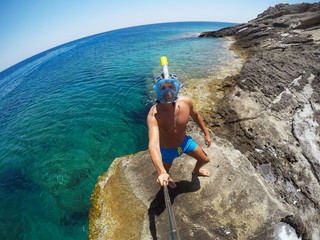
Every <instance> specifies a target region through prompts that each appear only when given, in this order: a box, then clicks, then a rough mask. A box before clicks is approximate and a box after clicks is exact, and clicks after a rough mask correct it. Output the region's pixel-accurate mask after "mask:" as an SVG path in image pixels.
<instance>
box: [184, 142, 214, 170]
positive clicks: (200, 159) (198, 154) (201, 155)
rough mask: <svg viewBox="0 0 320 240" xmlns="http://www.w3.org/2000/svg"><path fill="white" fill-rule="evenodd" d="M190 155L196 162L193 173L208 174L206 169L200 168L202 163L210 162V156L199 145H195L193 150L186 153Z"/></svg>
mask: <svg viewBox="0 0 320 240" xmlns="http://www.w3.org/2000/svg"><path fill="white" fill-rule="evenodd" d="M187 155H189V156H190V157H193V158H195V159H196V160H197V163H196V165H195V167H194V169H193V172H192V173H194V174H197V175H200V176H209V175H210V173H209V171H208V170H206V169H202V167H203V166H204V165H206V164H207V163H208V162H210V158H209V157H208V155H207V154H206V153H205V152H204V151H203V150H202V148H201V147H199V145H198V146H197V147H196V149H195V150H193V151H192V152H189V153H187Z"/></svg>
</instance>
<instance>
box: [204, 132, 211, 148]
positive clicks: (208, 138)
mask: <svg viewBox="0 0 320 240" xmlns="http://www.w3.org/2000/svg"><path fill="white" fill-rule="evenodd" d="M204 142H205V144H206V145H207V147H210V145H211V137H210V135H209V134H207V135H205V136H204Z"/></svg>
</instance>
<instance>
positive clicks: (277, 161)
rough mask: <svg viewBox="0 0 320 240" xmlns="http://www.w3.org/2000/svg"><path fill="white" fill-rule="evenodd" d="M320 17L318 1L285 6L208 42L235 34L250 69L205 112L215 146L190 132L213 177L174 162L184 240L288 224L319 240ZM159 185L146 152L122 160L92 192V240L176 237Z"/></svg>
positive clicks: (267, 235) (269, 234) (255, 233)
mask: <svg viewBox="0 0 320 240" xmlns="http://www.w3.org/2000/svg"><path fill="white" fill-rule="evenodd" d="M319 16H320V3H316V4H300V5H288V4H280V5H277V6H275V7H273V8H269V9H268V10H266V11H265V12H263V13H262V14H260V15H259V16H258V17H257V18H256V19H254V20H251V21H249V22H248V23H246V24H240V25H237V26H234V27H229V28H225V29H221V30H219V31H216V32H207V33H202V34H201V36H202V37H224V36H232V37H233V38H234V39H235V44H234V46H233V47H232V48H233V49H235V50H237V51H238V52H240V53H241V54H244V56H245V57H246V62H245V63H244V64H243V67H242V68H241V71H240V72H239V73H238V74H237V75H236V76H233V77H232V81H231V80H230V79H229V78H228V79H229V80H228V81H229V82H230V84H229V86H230V88H231V89H230V90H229V91H225V92H227V93H228V92H229V93H228V94H226V95H225V96H224V97H223V98H222V99H221V100H220V101H219V102H218V103H216V104H214V107H212V106H211V105H210V106H211V107H210V109H202V110H201V112H202V113H203V112H205V121H206V124H207V126H209V127H211V129H212V130H213V133H212V136H213V138H214V141H213V144H212V146H211V147H210V148H205V147H204V146H203V137H202V136H201V135H200V134H199V129H198V128H196V127H195V126H194V125H193V124H190V125H189V127H188V131H189V134H190V135H191V136H193V138H194V139H195V140H196V141H197V142H198V143H200V145H201V146H202V147H204V149H205V151H206V152H207V154H208V155H209V156H210V158H211V162H210V163H209V164H208V165H207V168H208V170H210V172H211V176H210V177H208V178H201V177H199V178H198V177H195V176H192V175H191V171H192V169H193V165H194V163H195V162H194V160H192V159H191V158H190V157H188V156H186V155H185V156H183V157H181V158H179V159H177V160H175V162H174V164H173V167H172V170H171V175H172V177H173V178H174V180H175V181H177V184H178V188H177V189H175V190H171V191H170V196H171V198H172V199H171V200H172V203H173V210H174V213H175V215H176V221H177V226H178V230H179V232H180V235H181V239H244V240H246V239H257V240H258V239H259V240H260V239H265V240H269V239H270V240H271V239H274V236H273V235H274V228H275V226H276V225H277V224H278V223H279V222H280V221H282V222H285V223H288V224H290V225H291V226H292V227H294V228H295V229H296V231H297V233H298V234H299V236H302V238H303V239H304V240H315V239H320V230H319V226H320V200H319V199H320V142H319V139H320V61H319V59H320V47H319V43H320V29H319V28H320V25H319ZM233 81H236V83H233ZM208 84H210V83H208ZM222 86H223V85H222ZM208 89H213V88H208ZM212 94H213V95H214V94H216V93H212ZM193 97H195V98H196V96H193ZM208 98H209V99H217V98H216V97H210V96H209V97H208ZM199 99H200V98H199ZM199 99H195V101H196V102H199ZM210 113H211V115H210V116H209V115H208V114H210ZM155 180H156V171H155V169H154V167H153V165H152V163H151V160H150V157H149V153H148V151H145V152H141V153H139V154H136V155H132V156H125V157H122V158H119V159H116V160H115V161H114V162H113V164H112V165H111V166H110V168H109V170H108V172H107V173H105V174H103V175H102V176H100V177H99V179H98V182H97V184H96V186H95V189H94V192H93V194H92V198H91V202H92V208H91V210H90V224H89V230H90V235H89V239H169V238H170V237H169V226H168V219H167V218H168V216H167V213H166V211H165V205H164V200H163V192H162V190H161V189H160V187H159V186H158V184H157V183H156V181H155Z"/></svg>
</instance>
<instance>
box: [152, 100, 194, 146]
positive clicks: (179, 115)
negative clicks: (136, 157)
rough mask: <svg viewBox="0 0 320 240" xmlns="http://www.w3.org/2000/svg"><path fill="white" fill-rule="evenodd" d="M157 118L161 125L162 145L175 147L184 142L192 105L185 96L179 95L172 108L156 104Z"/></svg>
mask: <svg viewBox="0 0 320 240" xmlns="http://www.w3.org/2000/svg"><path fill="white" fill-rule="evenodd" d="M156 108H157V112H156V114H155V118H156V120H157V122H158V126H159V134H160V146H161V147H163V148H175V147H178V146H180V145H181V144H182V142H183V141H184V139H185V135H186V128H187V123H188V120H189V115H190V105H189V104H188V101H186V99H185V98H184V97H179V98H178V99H177V101H176V103H175V105H174V106H172V107H171V108H170V109H165V110H163V109H161V108H160V107H158V106H156Z"/></svg>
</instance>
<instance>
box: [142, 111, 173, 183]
mask: <svg viewBox="0 0 320 240" xmlns="http://www.w3.org/2000/svg"><path fill="white" fill-rule="evenodd" d="M155 111H156V110H155V107H152V108H151V110H150V112H149V114H148V118H147V124H148V135H149V151H150V156H151V160H152V162H153V165H154V166H155V168H156V170H157V172H158V179H157V181H158V182H159V184H160V185H161V186H163V181H164V180H166V181H167V182H168V178H169V175H168V173H167V171H166V170H165V168H164V166H163V163H162V156H161V152H160V135H159V126H158V122H157V120H156V118H155Z"/></svg>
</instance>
